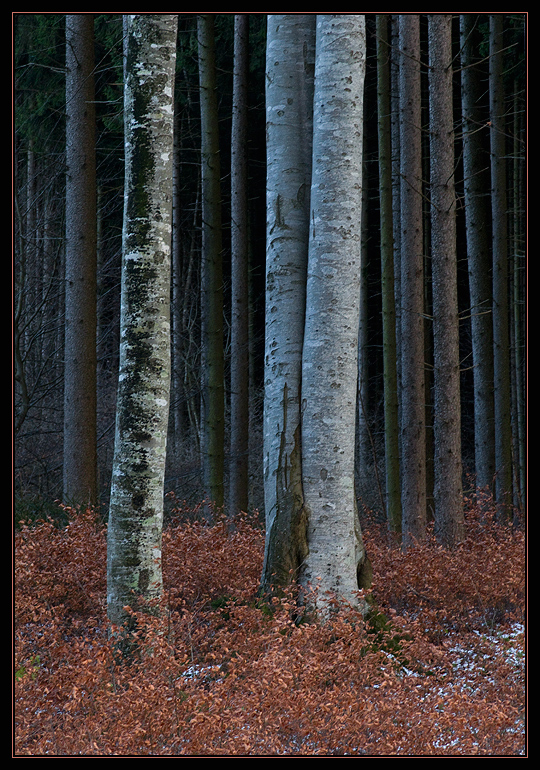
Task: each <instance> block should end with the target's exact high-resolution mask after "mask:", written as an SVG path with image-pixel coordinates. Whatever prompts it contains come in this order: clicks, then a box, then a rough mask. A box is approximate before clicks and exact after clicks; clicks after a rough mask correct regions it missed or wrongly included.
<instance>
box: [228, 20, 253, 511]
mask: <svg viewBox="0 0 540 770" xmlns="http://www.w3.org/2000/svg"><path fill="white" fill-rule="evenodd" d="M248 41H249V16H248V15H247V14H237V15H236V16H235V19H234V72H233V113H232V130H231V395H230V398H231V428H230V463H229V479H230V482H229V510H230V512H231V513H232V514H233V515H234V514H235V513H238V512H239V511H247V508H248V460H249V371H250V369H249V291H248V286H249V284H248V275H249V274H248V217H247V207H248V193H247V187H248V175H247V117H248V110H247V108H248V101H247V100H248V73H249V70H248V66H249V59H248Z"/></svg>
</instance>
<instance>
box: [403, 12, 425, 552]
mask: <svg viewBox="0 0 540 770" xmlns="http://www.w3.org/2000/svg"><path fill="white" fill-rule="evenodd" d="M399 45H400V53H401V59H400V68H399V78H400V82H399V91H400V107H399V109H400V118H401V120H400V126H401V130H400V174H401V185H400V200H401V233H400V238H401V403H402V407H401V471H402V476H401V495H402V497H401V502H402V509H403V521H402V527H403V542H404V545H405V546H407V545H410V544H412V543H414V542H415V541H418V540H422V539H423V537H424V535H425V526H426V443H425V400H426V399H425V385H424V379H425V378H424V267H423V228H422V151H421V114H420V104H421V99H420V22H419V17H418V15H417V14H410V15H407V14H400V17H399Z"/></svg>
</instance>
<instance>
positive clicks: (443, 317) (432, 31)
mask: <svg viewBox="0 0 540 770" xmlns="http://www.w3.org/2000/svg"><path fill="white" fill-rule="evenodd" d="M428 40H429V129H430V131H429V135H430V200H431V275H432V289H433V299H432V301H433V366H434V444H435V456H434V478H435V484H434V500H435V510H434V516H435V534H436V537H437V539H438V540H439V542H440V543H442V544H443V545H445V546H449V547H453V546H455V545H457V544H458V543H459V542H460V541H461V540H462V539H463V495H462V488H461V473H462V467H461V398H460V370H459V368H460V367H459V312H458V297H457V249H456V196H455V190H454V167H455V160H454V116H453V99H452V74H453V71H452V16H451V15H450V14H430V15H429V17H428Z"/></svg>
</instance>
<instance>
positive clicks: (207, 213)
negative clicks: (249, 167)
mask: <svg viewBox="0 0 540 770" xmlns="http://www.w3.org/2000/svg"><path fill="white" fill-rule="evenodd" d="M197 38H198V55H199V90H200V105H201V184H202V188H201V189H202V263H201V284H202V296H201V301H202V306H201V318H202V351H201V357H202V385H203V387H202V405H201V411H202V416H201V422H202V429H201V450H202V465H203V483H204V493H205V496H206V499H207V502H208V503H210V504H211V505H215V506H217V507H218V508H221V507H222V506H223V503H224V464H225V451H224V450H225V446H224V441H225V381H224V374H225V359H224V350H223V262H222V260H223V254H222V217H221V163H220V155H219V126H218V108H217V92H216V88H217V85H216V64H215V33H214V15H213V14H202V15H200V16H198V17H197Z"/></svg>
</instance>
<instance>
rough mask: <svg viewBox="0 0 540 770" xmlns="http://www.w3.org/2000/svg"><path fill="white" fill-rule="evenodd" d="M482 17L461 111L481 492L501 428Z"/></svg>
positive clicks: (465, 64)
mask: <svg viewBox="0 0 540 770" xmlns="http://www.w3.org/2000/svg"><path fill="white" fill-rule="evenodd" d="M478 21H479V17H478V16H477V15H475V14H463V15H462V16H461V17H460V46H461V65H462V67H461V109H462V121H463V126H462V135H463V176H464V196H465V207H464V210H465V226H466V237H467V262H468V271H469V295H470V305H471V336H472V354H473V366H474V368H473V381H474V471H475V477H476V487H477V488H478V489H479V490H492V489H493V480H494V474H495V424H494V406H493V320H492V291H491V280H490V272H491V271H490V267H491V265H490V262H491V255H490V248H489V245H490V242H489V229H488V228H486V222H489V219H490V217H491V212H490V208H489V158H488V156H487V153H486V152H485V148H484V146H483V141H482V133H483V132H481V131H479V126H480V125H482V115H481V110H480V99H481V89H482V88H483V85H482V82H481V80H480V75H481V73H480V71H479V70H478V67H477V66H476V67H475V66H474V64H475V62H474V59H473V52H474V51H475V50H476V49H477V46H475V40H477V36H478V31H477V29H476V27H477V25H478Z"/></svg>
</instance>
